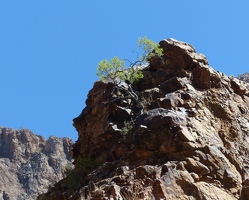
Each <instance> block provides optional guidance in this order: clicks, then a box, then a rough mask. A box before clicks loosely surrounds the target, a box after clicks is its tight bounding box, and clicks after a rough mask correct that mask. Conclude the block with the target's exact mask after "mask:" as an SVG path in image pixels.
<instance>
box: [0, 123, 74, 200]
mask: <svg viewBox="0 0 249 200" xmlns="http://www.w3.org/2000/svg"><path fill="white" fill-rule="evenodd" d="M72 145H73V142H72V140H71V139H69V138H62V139H61V138H57V137H54V136H51V137H49V139H48V140H45V138H43V137H42V136H39V135H35V134H34V133H32V132H31V131H29V130H27V129H21V130H13V129H10V128H3V127H1V128H0V173H1V174H0V199H3V200H15V199H17V200H29V199H30V200H31V199H36V198H37V196H38V194H41V193H44V192H46V191H47V189H48V188H49V186H50V185H51V184H53V183H55V182H57V181H59V180H61V179H62V178H63V177H62V176H63V174H62V172H63V170H64V169H65V166H72V159H71V156H70V155H69V151H70V149H71V148H72Z"/></svg>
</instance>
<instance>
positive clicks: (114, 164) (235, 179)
mask: <svg viewBox="0 0 249 200" xmlns="http://www.w3.org/2000/svg"><path fill="white" fill-rule="evenodd" d="M160 46H161V47H162V48H163V54H164V57H163V59H159V58H158V57H155V58H152V59H151V61H150V65H149V66H148V67H146V68H143V70H144V71H143V72H144V76H145V78H144V79H143V80H141V82H140V83H138V84H137V85H131V87H129V85H127V84H126V83H123V82H122V81H121V82H120V83H119V84H114V83H112V82H107V81H106V82H101V81H98V82H96V83H95V84H94V87H93V89H92V90H91V91H90V92H89V95H88V100H87V101H86V104H87V105H86V108H85V109H84V110H83V111H82V113H81V114H80V115H79V116H78V117H77V118H75V119H74V126H75V127H76V129H77V131H78V133H79V139H78V141H77V142H76V144H75V145H74V148H73V151H72V153H73V157H74V158H75V159H76V161H75V163H77V161H79V160H80V159H82V157H83V158H84V157H90V158H91V159H92V160H94V161H96V162H98V163H99V166H98V167H96V168H92V169H91V172H89V173H87V174H86V173H83V172H82V173H78V174H77V176H79V177H80V178H79V179H80V180H81V181H80V182H79V184H78V185H77V186H78V187H76V188H74V189H73V191H70V190H69V189H68V188H67V187H66V184H65V180H63V181H61V182H59V183H57V184H56V185H55V187H54V189H53V190H52V189H51V190H49V192H48V193H47V194H46V195H45V194H44V195H42V196H40V197H39V199H56V198H57V199H63V198H64V199H80V196H81V195H82V194H86V195H90V196H92V197H93V195H94V194H93V192H94V189H93V188H92V187H91V185H92V183H94V184H95V185H98V187H99V188H101V191H104V193H103V194H102V193H101V194H102V199H105V198H106V199H108V198H109V199H110V198H113V199H122V198H125V199H134V198H135V199H188V200H189V199H198V200H199V199H206V200H209V199H210V200H211V199H224V200H225V199H226V200H228V199H229V200H230V199H239V200H246V199H247V198H249V189H248V184H247V182H248V181H247V179H248V177H249V171H248V170H249V153H248V152H249V136H248V133H249V115H248V113H249V111H248V108H249V95H248V94H249V91H248V85H247V84H246V83H245V82H243V81H239V80H237V79H232V78H229V77H227V76H226V75H224V74H223V73H221V72H217V71H215V70H214V69H212V68H211V67H210V66H209V65H208V61H207V59H206V57H205V56H204V55H202V54H198V53H196V52H195V49H194V48H193V47H192V46H191V45H189V44H187V43H184V42H180V41H176V40H174V39H168V40H163V41H161V42H160ZM130 88H133V89H132V90H133V91H131V89H130ZM117 90H118V91H119V93H117V92H116V91H117ZM134 94H135V95H134ZM77 170H79V171H80V170H81V171H82V169H80V167H78V166H77V165H76V172H77ZM124 196H125V197H124ZM98 198H99V197H98Z"/></svg>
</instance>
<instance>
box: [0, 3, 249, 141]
mask: <svg viewBox="0 0 249 200" xmlns="http://www.w3.org/2000/svg"><path fill="white" fill-rule="evenodd" d="M248 8H249V1H248V0H239V1H234V0H219V1H199V0H189V1H185V0H172V1H165V0H155V1H152V0H135V1H129V0H128V1H127V0H126V1H124V0H119V1H117V0H115V1H114V0H107V1H101V0H98V1H96V0H91V1H86V0H73V1H69V0H1V1H0V75H1V79H0V91H1V96H0V112H1V114H0V126H5V127H12V128H15V129H19V128H21V127H22V128H28V129H30V130H32V131H33V132H34V133H36V134H40V135H43V136H44V137H46V138H47V137H48V136H49V135H56V136H59V137H71V138H72V139H73V140H76V139H77V137H78V136H77V132H76V131H75V129H74V127H73V126H72V119H73V118H75V117H77V116H78V115H79V114H80V112H81V110H82V109H83V108H84V107H85V100H86V97H87V93H88V91H89V90H90V89H91V88H92V86H93V83H94V82H95V81H96V80H97V79H98V78H97V77H96V75H95V74H96V67H97V65H98V62H99V61H100V60H102V59H104V58H107V59H110V58H112V57H113V56H119V57H121V58H131V57H134V54H133V53H132V51H133V50H135V49H136V41H137V39H138V37H143V36H147V37H148V38H150V39H152V40H154V41H156V42H159V41H160V40H162V39H166V38H170V37H171V38H175V39H178V40H182V41H184V42H187V43H190V44H192V45H193V46H194V47H195V48H196V50H197V52H200V53H203V54H205V55H206V56H207V58H208V60H209V63H210V65H211V66H212V67H213V68H214V69H216V70H219V71H222V72H224V73H225V74H227V75H234V76H237V75H239V74H242V73H244V72H248V71H249V63H248V57H249V55H248V54H249V49H248V48H249V12H248Z"/></svg>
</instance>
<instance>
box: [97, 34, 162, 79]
mask: <svg viewBox="0 0 249 200" xmlns="http://www.w3.org/2000/svg"><path fill="white" fill-rule="evenodd" d="M137 46H138V48H140V49H142V51H143V53H142V55H141V56H140V57H139V58H138V60H136V61H135V62H131V61H130V60H129V59H125V60H121V59H120V58H118V57H117V56H115V57H114V58H112V59H111V60H110V61H108V60H102V61H100V62H99V64H98V67H97V76H98V77H99V78H100V79H101V80H104V79H106V78H108V79H111V80H112V81H114V82H115V79H116V78H118V79H120V80H127V81H129V82H130V83H136V82H138V81H139V80H140V79H142V78H143V73H142V71H141V70H140V69H139V67H138V65H142V64H145V63H146V62H149V61H150V59H151V58H152V57H154V56H158V57H162V55H163V53H162V48H160V46H159V44H156V43H155V42H154V41H152V40H150V39H148V38H147V37H146V36H145V37H143V38H138V42H137ZM126 62H128V63H129V67H128V68H127V67H126V65H125V63H126Z"/></svg>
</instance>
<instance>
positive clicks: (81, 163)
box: [75, 156, 99, 175]
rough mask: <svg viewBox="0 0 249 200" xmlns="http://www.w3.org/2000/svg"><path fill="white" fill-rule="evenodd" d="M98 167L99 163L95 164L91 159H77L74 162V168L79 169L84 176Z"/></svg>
mask: <svg viewBox="0 0 249 200" xmlns="http://www.w3.org/2000/svg"><path fill="white" fill-rule="evenodd" d="M98 166H99V163H98V162H96V161H95V160H94V159H93V158H91V157H81V156H80V157H78V158H77V160H76V164H75V167H76V168H78V169H80V170H81V171H82V172H83V173H84V174H85V175H87V174H89V173H90V172H92V171H93V170H95V169H96V168H97V167H98Z"/></svg>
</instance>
